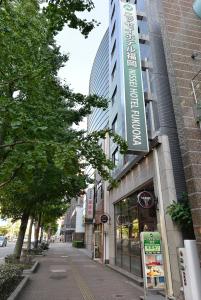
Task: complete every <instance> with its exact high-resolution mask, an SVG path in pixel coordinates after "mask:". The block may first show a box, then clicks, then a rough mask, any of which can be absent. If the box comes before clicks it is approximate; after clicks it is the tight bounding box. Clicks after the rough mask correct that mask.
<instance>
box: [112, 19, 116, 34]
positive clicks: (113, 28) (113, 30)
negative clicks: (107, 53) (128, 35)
mask: <svg viewBox="0 0 201 300" xmlns="http://www.w3.org/2000/svg"><path fill="white" fill-rule="evenodd" d="M115 28H116V21H115V22H114V25H113V27H112V32H111V38H112V37H113V35H114V32H115Z"/></svg>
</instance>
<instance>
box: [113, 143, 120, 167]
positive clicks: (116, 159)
mask: <svg viewBox="0 0 201 300" xmlns="http://www.w3.org/2000/svg"><path fill="white" fill-rule="evenodd" d="M112 162H113V164H114V165H115V166H117V165H118V163H119V151H118V147H117V148H116V149H115V151H114V152H113V153H112Z"/></svg>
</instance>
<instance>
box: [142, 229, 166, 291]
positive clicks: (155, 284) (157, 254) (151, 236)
mask: <svg viewBox="0 0 201 300" xmlns="http://www.w3.org/2000/svg"><path fill="white" fill-rule="evenodd" d="M141 242H142V256H143V273H144V281H145V288H146V289H153V290H156V289H159V290H160V289H162V290H164V289H165V277H164V265H163V255H162V252H161V239H160V234H159V232H141Z"/></svg>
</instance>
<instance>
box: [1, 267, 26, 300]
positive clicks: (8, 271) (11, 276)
mask: <svg viewBox="0 0 201 300" xmlns="http://www.w3.org/2000/svg"><path fill="white" fill-rule="evenodd" d="M22 272H23V267H22V266H21V265H19V264H17V265H14V264H4V265H1V266H0V299H1V300H6V299H7V298H8V296H9V295H10V294H11V293H12V292H13V291H14V289H15V287H16V286H17V285H18V283H19V282H20V281H21V280H22Z"/></svg>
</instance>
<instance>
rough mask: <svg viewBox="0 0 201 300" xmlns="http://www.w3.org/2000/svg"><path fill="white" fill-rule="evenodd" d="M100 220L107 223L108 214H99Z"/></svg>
mask: <svg viewBox="0 0 201 300" xmlns="http://www.w3.org/2000/svg"><path fill="white" fill-rule="evenodd" d="M100 220H101V223H107V222H108V216H107V215H101V217H100Z"/></svg>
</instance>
